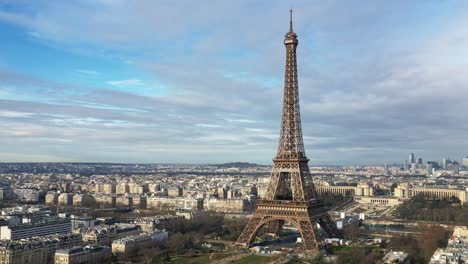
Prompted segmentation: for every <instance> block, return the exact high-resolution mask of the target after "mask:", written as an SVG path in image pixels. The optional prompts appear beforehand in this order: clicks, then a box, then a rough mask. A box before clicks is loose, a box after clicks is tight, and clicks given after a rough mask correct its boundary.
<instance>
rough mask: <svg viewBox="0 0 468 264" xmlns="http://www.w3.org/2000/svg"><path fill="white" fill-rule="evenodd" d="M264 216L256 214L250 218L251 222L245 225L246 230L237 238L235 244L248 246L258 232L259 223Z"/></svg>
mask: <svg viewBox="0 0 468 264" xmlns="http://www.w3.org/2000/svg"><path fill="white" fill-rule="evenodd" d="M261 220H262V217H258V216H254V217H252V219H250V221H249V223H248V224H247V225H246V226H245V228H244V231H242V234H241V235H240V236H239V238H238V239H237V241H236V243H235V246H238V247H244V248H248V247H249V245H250V243H251V242H252V240H253V239H254V237H253V236H254V235H255V234H256V233H257V231H258V230H257V229H258V225H259V223H260V222H261Z"/></svg>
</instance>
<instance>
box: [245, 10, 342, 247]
mask: <svg viewBox="0 0 468 264" xmlns="http://www.w3.org/2000/svg"><path fill="white" fill-rule="evenodd" d="M284 45H285V46H286V67H285V74H284V95H283V111H282V116H281V133H280V139H279V144H278V151H277V154H276V157H275V158H274V159H273V162H274V166H273V170H272V173H271V179H270V183H269V185H268V188H267V191H266V194H265V197H264V199H263V200H258V201H257V209H256V211H255V213H254V215H253V217H252V219H251V220H250V221H249V223H248V224H247V226H246V227H245V229H244V231H243V232H242V234H241V235H240V237H239V238H238V240H237V242H236V245H237V246H241V247H248V246H250V244H251V243H252V242H253V240H254V239H255V237H256V235H257V233H258V232H259V230H260V229H261V228H262V227H263V226H266V227H267V232H268V233H270V234H273V235H278V234H279V232H280V231H281V228H282V226H283V224H284V223H285V222H286V221H287V222H290V223H291V224H293V225H294V226H295V227H296V228H297V229H298V231H299V232H300V233H301V236H302V241H303V246H304V249H305V250H307V251H309V252H312V253H316V252H318V239H319V237H318V232H317V231H318V230H317V224H319V225H320V227H321V228H322V229H323V231H325V233H326V235H328V236H329V237H341V234H340V232H339V231H338V229H337V228H336V225H335V224H334V223H333V221H332V220H331V218H330V216H329V215H328V213H327V212H326V210H325V208H324V206H323V203H322V201H321V200H320V199H319V198H318V197H317V193H316V191H315V187H314V184H313V182H312V176H311V175H310V171H309V165H308V162H309V159H307V157H306V155H305V150H304V142H303V139H302V129H301V115H300V109H299V89H298V81H297V59H296V48H297V45H298V40H297V35H296V33H294V31H293V28H292V11H291V18H290V26H289V32H288V33H286V36H285V40H284Z"/></svg>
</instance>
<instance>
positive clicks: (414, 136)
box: [0, 0, 468, 165]
mask: <svg viewBox="0 0 468 264" xmlns="http://www.w3.org/2000/svg"><path fill="white" fill-rule="evenodd" d="M291 7H292V8H293V9H294V14H295V15H294V16H295V21H294V29H295V32H296V33H297V34H298V35H299V36H300V38H299V47H300V48H299V49H298V70H299V91H300V94H301V111H302V125H303V133H304V142H305V149H306V153H307V156H308V157H309V158H310V159H311V163H312V164H324V165H326V164H338V165H339V164H344V165H345V164H383V163H384V162H389V163H390V162H400V163H402V162H403V159H405V158H406V157H407V156H408V153H410V152H415V153H417V155H419V156H421V157H424V158H425V160H440V159H441V158H442V157H451V158H454V159H461V158H462V157H464V156H465V155H466V149H467V147H468V141H467V140H466V130H467V128H468V127H467V126H468V125H467V124H468V122H467V121H468V120H467V118H468V116H467V115H466V114H465V112H466V98H468V89H466V87H467V85H468V78H467V77H466V76H468V75H467V74H465V73H464V70H465V69H466V64H467V60H468V59H467V58H468V54H467V53H468V49H467V48H466V47H467V46H468V43H467V42H468V38H467V37H468V30H467V26H466V25H467V23H468V19H467V18H468V16H467V10H468V9H467V3H465V2H463V1H359V3H357V2H352V1H326V2H323V1H314V2H312V3H311V1H256V2H252V1H216V2H212V1H211V2H207V1H206V2H199V1H177V2H156V1H132V2H128V1H120V0H115V1H112V0H99V1H96V0H93V1H45V0H44V1H42V0H40V1H22V0H19V1H10V0H0V35H1V41H0V161H3V162H16V161H19V162H35V161H50V162H56V161H84V162H88V161H96V162H147V163H155V162H171V163H211V162H228V161H248V162H257V163H262V164H271V158H272V156H273V155H274V153H275V151H276V146H277V142H278V137H279V124H280V123H279V120H280V117H281V112H280V111H281V102H282V101H281V97H282V87H283V74H284V69H283V67H284V46H283V43H282V39H283V36H284V33H285V32H286V30H287V25H288V16H287V15H285V13H286V14H287V10H289V9H290V8H291ZM350 10H352V12H350Z"/></svg>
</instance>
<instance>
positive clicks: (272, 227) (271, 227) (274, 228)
mask: <svg viewBox="0 0 468 264" xmlns="http://www.w3.org/2000/svg"><path fill="white" fill-rule="evenodd" d="M283 225H284V220H275V221H271V222H269V223H268V229H267V233H268V234H270V235H272V236H273V237H278V236H279V233H280V232H281V230H282V229H283Z"/></svg>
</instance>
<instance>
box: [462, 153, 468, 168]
mask: <svg viewBox="0 0 468 264" xmlns="http://www.w3.org/2000/svg"><path fill="white" fill-rule="evenodd" d="M463 167H465V170H468V156H467V157H466V158H464V159H463Z"/></svg>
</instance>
